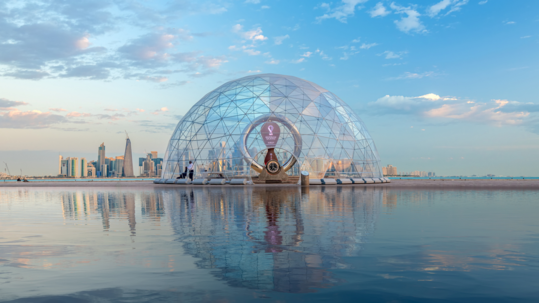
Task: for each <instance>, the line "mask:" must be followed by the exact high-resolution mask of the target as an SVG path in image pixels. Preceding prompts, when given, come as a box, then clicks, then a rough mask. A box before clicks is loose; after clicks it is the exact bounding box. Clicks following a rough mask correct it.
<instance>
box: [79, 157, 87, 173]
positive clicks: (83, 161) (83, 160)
mask: <svg viewBox="0 0 539 303" xmlns="http://www.w3.org/2000/svg"><path fill="white" fill-rule="evenodd" d="M80 169H81V171H80V176H81V177H88V162H86V158H80Z"/></svg>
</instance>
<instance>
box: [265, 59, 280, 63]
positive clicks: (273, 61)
mask: <svg viewBox="0 0 539 303" xmlns="http://www.w3.org/2000/svg"><path fill="white" fill-rule="evenodd" d="M279 62H281V61H279V60H275V59H271V60H269V61H266V63H267V64H279Z"/></svg>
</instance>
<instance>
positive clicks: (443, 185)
mask: <svg viewBox="0 0 539 303" xmlns="http://www.w3.org/2000/svg"><path fill="white" fill-rule="evenodd" d="M218 186H226V187H239V186H238V185H178V184H154V183H153V182H152V181H147V180H145V181H99V182H95V181H76V182H73V181H66V182H62V181H51V182H47V181H30V182H5V183H4V182H0V188H4V187H122V188H129V187H136V188H185V187H218ZM245 186H252V187H268V186H269V187H294V186H298V185H296V184H256V185H245ZM310 187H311V188H317V187H366V188H391V189H465V190H466V189H470V190H473V189H488V190H498V189H503V190H511V189H517V190H518V189H527V190H539V179H414V180H391V183H381V184H355V185H352V184H347V185H311V186H310Z"/></svg>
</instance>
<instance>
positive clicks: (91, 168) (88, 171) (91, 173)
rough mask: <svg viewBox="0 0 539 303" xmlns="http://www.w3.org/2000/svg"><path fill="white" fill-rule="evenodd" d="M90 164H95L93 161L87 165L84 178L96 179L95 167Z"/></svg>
mask: <svg viewBox="0 0 539 303" xmlns="http://www.w3.org/2000/svg"><path fill="white" fill-rule="evenodd" d="M92 163H95V161H92V162H90V163H88V167H87V168H86V176H87V177H93V178H95V177H97V175H96V171H95V167H94V165H93V164H92Z"/></svg>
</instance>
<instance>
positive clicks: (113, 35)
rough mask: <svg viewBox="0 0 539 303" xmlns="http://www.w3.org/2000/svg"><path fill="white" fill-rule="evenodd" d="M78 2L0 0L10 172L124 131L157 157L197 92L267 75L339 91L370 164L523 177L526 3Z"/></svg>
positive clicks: (533, 60)
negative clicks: (355, 119) (370, 146)
mask: <svg viewBox="0 0 539 303" xmlns="http://www.w3.org/2000/svg"><path fill="white" fill-rule="evenodd" d="M92 3H93V2H92V1H90V2H84V1H83V2H77V3H75V2H65V3H61V4H60V3H54V4H53V2H52V0H51V1H49V0H40V1H37V2H30V1H5V2H3V3H2V4H0V12H1V13H2V14H1V16H2V17H1V19H0V22H2V24H3V27H4V28H6V29H9V30H6V31H3V32H2V33H0V41H1V42H0V54H2V55H0V65H1V66H2V72H1V74H0V76H1V77H2V82H1V83H2V93H1V94H0V132H1V134H2V138H1V139H2V144H1V146H0V161H2V162H7V163H8V164H9V165H10V167H12V173H14V172H19V170H20V169H22V170H23V173H24V174H26V175H48V174H49V172H54V171H55V170H56V169H55V167H56V165H57V163H55V161H53V160H52V159H55V158H56V157H57V156H58V154H62V155H77V156H78V157H79V158H81V157H85V158H86V159H92V158H93V156H92V155H94V154H95V153H94V152H93V151H94V149H95V146H96V143H97V145H98V144H99V143H100V142H103V141H105V142H111V143H110V144H109V146H107V152H109V151H110V152H111V153H113V154H118V155H120V154H123V153H125V148H126V146H125V144H124V143H123V142H122V143H121V144H120V143H113V142H115V141H121V140H119V138H120V136H123V134H124V129H130V135H131V139H132V140H135V141H136V142H137V144H136V146H133V150H132V153H133V158H134V159H136V158H140V157H145V156H146V154H147V151H146V150H145V148H147V147H150V148H152V149H153V150H158V151H159V153H161V154H164V152H165V149H166V144H167V142H168V140H169V139H170V136H171V134H172V132H173V131H174V128H175V126H176V125H177V123H178V122H179V119H180V118H181V117H182V116H183V115H185V114H186V111H187V110H188V109H189V108H190V107H191V106H192V105H193V104H194V103H196V102H197V101H198V100H200V99H201V98H202V97H203V95H204V94H205V93H206V92H208V91H211V90H213V89H215V88H217V87H218V86H219V85H221V84H222V83H224V82H226V81H229V80H232V79H236V78H239V77H242V76H245V75H249V74H254V73H278V74H285V75H292V76H297V77H300V78H304V79H306V80H309V81H312V82H315V83H319V84H320V85H322V86H324V87H325V88H327V89H329V90H330V91H332V92H334V93H335V94H336V95H338V96H339V97H340V98H342V99H343V100H347V103H348V104H349V105H350V107H351V108H352V109H353V110H354V112H355V113H356V114H357V115H358V116H359V117H360V118H361V119H362V120H363V121H364V122H365V124H366V126H367V128H368V130H369V132H370V134H371V136H372V138H373V139H374V141H375V142H376V146H377V149H378V151H379V153H380V158H381V161H382V165H383V166H386V165H387V164H390V163H391V164H394V165H396V166H398V167H399V169H401V170H403V171H414V170H419V171H436V172H437V174H439V175H472V174H477V175H486V174H495V175H513V176H520V175H524V176H536V175H537V173H536V167H535V166H534V165H529V163H535V161H536V160H535V155H536V154H537V152H538V151H539V143H538V140H537V139H538V138H539V137H538V133H539V123H538V121H539V116H538V115H537V113H538V112H539V111H538V110H537V109H538V106H539V103H538V102H537V100H536V96H537V93H538V91H537V90H538V88H537V87H536V85H535V82H536V81H534V80H533V79H537V71H538V70H539V58H537V56H536V53H537V51H538V48H539V29H538V27H537V24H538V22H539V21H537V20H538V17H537V15H536V13H535V12H536V11H538V9H539V2H537V1H522V2H519V4H518V5H514V3H513V2H509V1H492V0H491V1H485V0H470V1H466V0H451V1H449V0H443V1H442V0H433V1H421V2H420V1H416V2H412V3H408V2H402V1H365V0H356V1H348V0H347V1H335V2H332V3H326V2H323V1H315V2H287V3H284V2H278V1H275V2H270V1H265V0H256V1H237V2H233V1H224V2H219V3H214V2H209V1H197V2H196V3H195V2H192V3H191V2H189V1H187V2H186V3H191V4H189V5H187V4H186V5H185V6H182V8H181V10H179V7H180V6H178V5H176V6H174V2H169V1H153V2H151V3H139V5H140V7H138V8H135V6H122V5H121V4H119V3H116V2H112V1H102V2H100V4H99V5H97V4H95V5H94V4H92ZM137 3H138V2H137ZM180 11H181V12H182V14H179V13H178V12H180ZM51 20H54V21H55V22H51ZM46 159H47V160H46Z"/></svg>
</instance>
